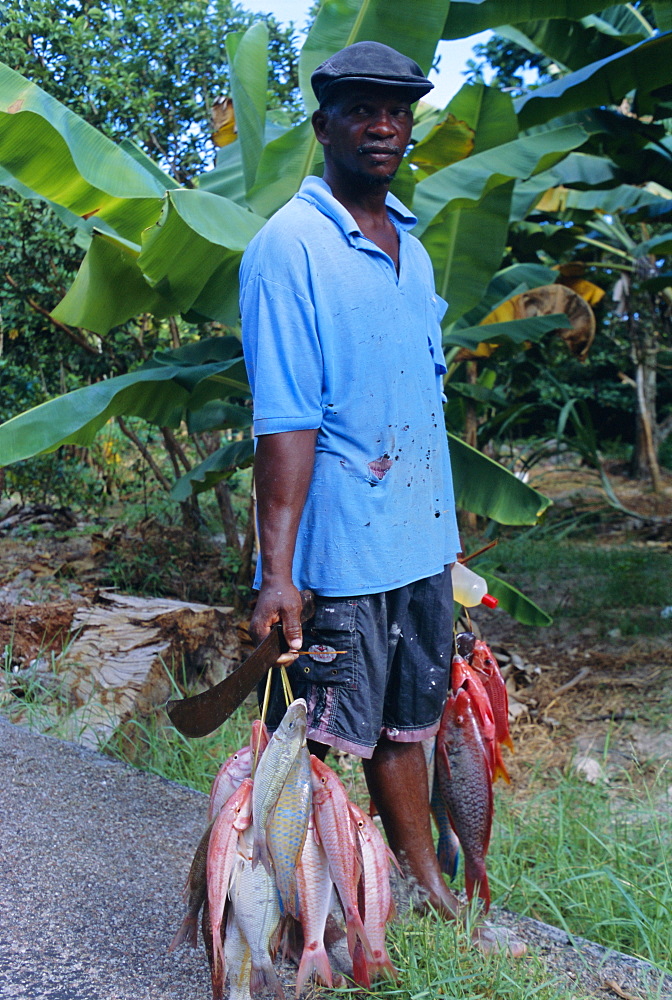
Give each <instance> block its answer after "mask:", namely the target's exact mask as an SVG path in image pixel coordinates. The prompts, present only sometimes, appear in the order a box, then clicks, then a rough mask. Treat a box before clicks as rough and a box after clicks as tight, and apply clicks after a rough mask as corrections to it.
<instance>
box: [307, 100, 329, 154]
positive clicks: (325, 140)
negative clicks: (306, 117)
mask: <svg viewBox="0 0 672 1000" xmlns="http://www.w3.org/2000/svg"><path fill="white" fill-rule="evenodd" d="M328 117H329V116H328V115H327V112H326V111H323V110H322V109H321V108H318V109H317V111H313V116H312V118H311V122H312V123H313V131H314V132H315V138H316V139H317V141H318V142H319V143H320V144H321V145H322V146H328V145H329V137H328V135H327V121H328Z"/></svg>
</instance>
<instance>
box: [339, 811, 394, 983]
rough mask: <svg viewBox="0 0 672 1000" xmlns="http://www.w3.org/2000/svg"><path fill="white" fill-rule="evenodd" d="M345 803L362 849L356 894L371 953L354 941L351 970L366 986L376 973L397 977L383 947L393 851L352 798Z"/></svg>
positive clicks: (391, 907) (391, 914) (390, 913)
mask: <svg viewBox="0 0 672 1000" xmlns="http://www.w3.org/2000/svg"><path fill="white" fill-rule="evenodd" d="M348 807H349V809H350V815H351V816H352V820H353V823H354V824H355V827H356V829H357V835H358V837H359V845H360V848H361V852H362V867H363V871H362V885H363V892H360V898H361V899H362V902H363V909H364V930H365V931H366V936H367V937H368V939H369V944H370V945H371V953H372V958H371V960H370V961H367V959H366V956H365V954H364V950H363V948H362V946H361V944H359V943H358V944H357V947H356V949H355V955H354V957H353V974H354V980H355V982H356V983H357V984H358V985H359V986H365V987H369V986H370V985H371V977H372V976H373V977H374V978H375V977H376V976H377V975H379V974H380V975H384V976H387V977H389V978H390V979H394V980H396V979H397V970H396V969H395V967H394V966H393V965H392V962H391V961H390V956H389V955H388V953H387V948H386V947H385V925H386V924H387V922H388V920H391V919H392V918H393V917H394V914H395V908H394V902H393V900H392V890H391V888H390V861H391V860H394V855H393V854H392V852H391V851H390V849H389V848H388V846H387V845H386V843H385V841H384V840H383V838H382V835H381V833H380V831H379V829H378V827H377V826H376V824H375V823H374V822H373V820H372V819H371V817H370V816H367V815H366V813H365V812H364V811H363V810H362V809H360V808H359V806H358V805H356V803H354V802H349V803H348ZM394 863H395V864H396V860H395V862H394Z"/></svg>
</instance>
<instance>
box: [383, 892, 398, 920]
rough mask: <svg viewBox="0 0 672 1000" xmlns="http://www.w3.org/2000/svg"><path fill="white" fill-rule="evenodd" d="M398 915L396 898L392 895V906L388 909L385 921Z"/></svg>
mask: <svg viewBox="0 0 672 1000" xmlns="http://www.w3.org/2000/svg"><path fill="white" fill-rule="evenodd" d="M396 915H397V907H396V905H395V902H394V899H393V898H392V896H390V908H389V909H388V911H387V916H386V917H385V923H386V924H387V923H389V922H390V920H394V918H395V917H396Z"/></svg>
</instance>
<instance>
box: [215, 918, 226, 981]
mask: <svg viewBox="0 0 672 1000" xmlns="http://www.w3.org/2000/svg"><path fill="white" fill-rule="evenodd" d="M220 964H221V967H222V978H225V975H226V973H225V969H226V963H225V960H224V949H223V948H222V925H221V924H220V923H215V922H214V921H213V924H212V968H213V969H214V971H215V972H216V971H217V969H218V968H219V966H220Z"/></svg>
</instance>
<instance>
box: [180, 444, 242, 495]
mask: <svg viewBox="0 0 672 1000" xmlns="http://www.w3.org/2000/svg"><path fill="white" fill-rule="evenodd" d="M253 459H254V441H253V440H252V438H249V437H247V438H243V440H242V441H232V442H231V443H230V444H227V445H225V446H224V447H223V448H218V450H217V451H215V452H213V453H212V455H208V457H207V458H206V459H204V460H203V461H202V462H201V463H200V464H199V465H197V466H196V468H195V469H192V470H191V472H187V473H186V475H184V476H180V478H179V479H178V480H177V482H176V483H175V485H174V486H173V488H172V490H171V491H170V496H171V498H172V499H173V500H187V499H188V498H189V497H190V496H194V495H195V494H197V493H203V492H205V490H210V489H212V487H213V486H215V485H216V484H217V483H218V482H220V481H221V480H222V479H227V478H228V477H229V476H230V475H231V473H233V472H235V471H236V469H244V468H245V467H246V466H248V465H251V464H252V461H253Z"/></svg>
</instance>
